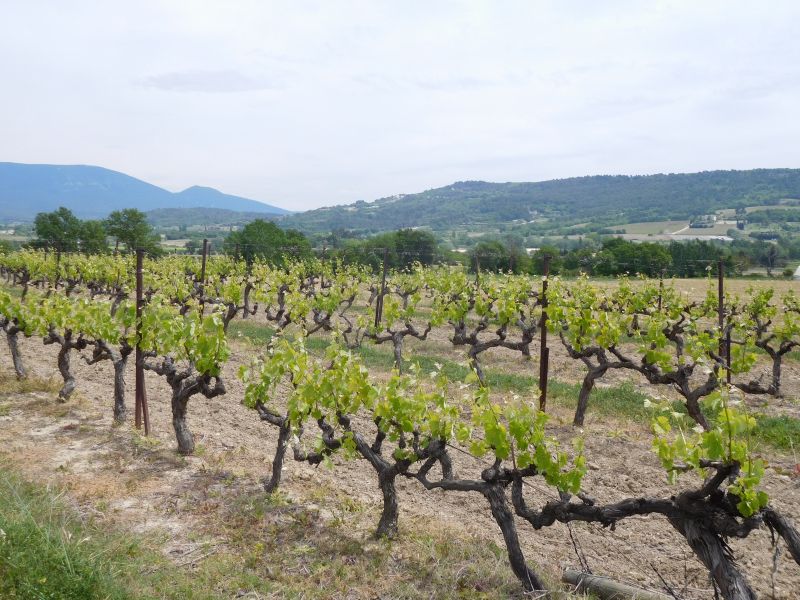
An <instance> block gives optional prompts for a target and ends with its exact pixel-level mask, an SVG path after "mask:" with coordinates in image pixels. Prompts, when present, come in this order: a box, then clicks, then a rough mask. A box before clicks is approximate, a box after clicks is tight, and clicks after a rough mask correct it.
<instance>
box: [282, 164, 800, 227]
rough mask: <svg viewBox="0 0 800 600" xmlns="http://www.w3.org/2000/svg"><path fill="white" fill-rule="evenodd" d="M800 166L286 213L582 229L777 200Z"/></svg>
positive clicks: (429, 196)
mask: <svg viewBox="0 0 800 600" xmlns="http://www.w3.org/2000/svg"><path fill="white" fill-rule="evenodd" d="M798 189H800V170H798V169H755V170H750V171H706V172H702V173H689V174H659V175H645V176H624V175H616V176H609V175H600V176H593V177H574V178H569V179H560V180H553V181H542V182H536V183H490V182H485V181H459V182H457V183H454V184H452V185H448V186H445V187H442V188H436V189H431V190H427V191H425V192H421V193H418V194H407V195H404V196H403V197H402V198H397V197H390V198H383V199H380V200H376V201H375V202H373V203H367V202H362V203H356V204H355V205H351V206H341V207H328V208H325V209H320V210H314V211H308V212H306V213H301V214H297V215H290V216H288V217H287V218H286V221H285V222H286V224H287V225H288V226H290V227H298V228H299V229H302V230H303V231H309V232H311V231H331V230H336V229H345V230H356V231H360V232H372V233H376V232H381V231H390V230H396V229H398V228H401V227H419V226H428V227H430V228H431V229H433V230H434V231H441V230H452V229H454V228H455V227H456V226H465V227H469V226H474V225H475V224H479V226H478V227H479V228H480V229H482V230H486V229H487V228H489V227H491V226H492V225H495V224H500V223H512V222H515V221H516V222H517V223H519V224H520V228H521V229H523V230H524V231H527V232H530V233H536V232H552V231H555V232H558V233H559V234H560V233H567V232H569V233H581V230H580V228H573V229H568V228H569V227H570V226H573V225H580V224H583V223H586V222H590V223H592V225H593V226H594V228H595V229H596V228H601V227H603V226H604V225H613V224H615V223H625V222H628V223H635V222H640V221H665V220H674V219H688V218H690V217H691V216H692V215H693V214H697V213H698V212H702V213H713V212H714V211H715V210H717V209H722V208H732V207H734V208H735V207H737V206H752V205H757V204H772V203H775V204H776V203H777V202H779V201H780V200H781V199H783V198H791V197H795V196H796V195H797V190H798Z"/></svg>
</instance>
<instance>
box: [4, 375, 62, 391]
mask: <svg viewBox="0 0 800 600" xmlns="http://www.w3.org/2000/svg"><path fill="white" fill-rule="evenodd" d="M60 388H61V386H60V385H58V382H57V381H56V379H54V378H50V379H41V378H39V377H33V376H30V375H29V376H28V377H26V378H25V379H17V377H16V375H15V374H14V373H12V372H11V371H5V370H3V371H0V389H1V390H3V392H2V395H6V394H27V393H29V392H53V393H55V392H57V391H58V390H59V389H60Z"/></svg>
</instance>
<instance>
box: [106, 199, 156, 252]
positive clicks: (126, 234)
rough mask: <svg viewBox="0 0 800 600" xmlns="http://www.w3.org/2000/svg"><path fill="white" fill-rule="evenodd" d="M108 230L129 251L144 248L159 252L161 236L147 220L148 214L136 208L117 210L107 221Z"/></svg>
mask: <svg viewBox="0 0 800 600" xmlns="http://www.w3.org/2000/svg"><path fill="white" fill-rule="evenodd" d="M105 227H106V232H107V233H108V235H110V236H111V237H112V238H114V239H115V240H116V241H117V242H118V243H119V244H122V245H123V246H124V248H125V249H127V251H128V252H135V251H136V250H137V249H138V248H143V249H144V250H146V251H147V252H148V253H149V254H159V253H160V252H161V246H160V245H159V238H158V236H157V235H156V234H155V233H154V232H153V228H152V227H151V226H150V224H149V223H148V222H147V215H145V214H144V213H143V212H142V211H140V210H137V209H135V208H126V209H123V210H115V211H114V212H112V213H111V214H110V215H109V216H108V218H107V219H106V221H105Z"/></svg>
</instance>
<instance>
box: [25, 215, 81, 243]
mask: <svg viewBox="0 0 800 600" xmlns="http://www.w3.org/2000/svg"><path fill="white" fill-rule="evenodd" d="M34 228H35V230H36V240H35V242H34V245H35V246H36V247H40V248H54V249H56V250H60V251H61V252H76V251H77V250H78V249H79V241H80V238H81V228H82V226H81V220H80V219H78V217H76V216H75V215H73V214H72V211H71V210H69V209H67V208H64V207H63V206H62V207H60V208H58V209H57V210H54V211H53V212H50V213H39V214H38V215H36V219H35V221H34Z"/></svg>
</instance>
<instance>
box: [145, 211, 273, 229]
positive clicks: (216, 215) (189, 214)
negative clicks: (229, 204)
mask: <svg viewBox="0 0 800 600" xmlns="http://www.w3.org/2000/svg"><path fill="white" fill-rule="evenodd" d="M146 214H147V220H148V222H149V223H150V224H151V225H153V226H154V227H180V226H181V225H185V226H186V227H192V226H195V225H246V224H247V223H250V222H252V221H255V220H256V219H270V220H274V219H279V218H280V217H281V215H278V214H270V213H263V212H240V211H235V210H228V209H225V208H208V207H200V208H156V209H155V210H149V211H147V213H146Z"/></svg>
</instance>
